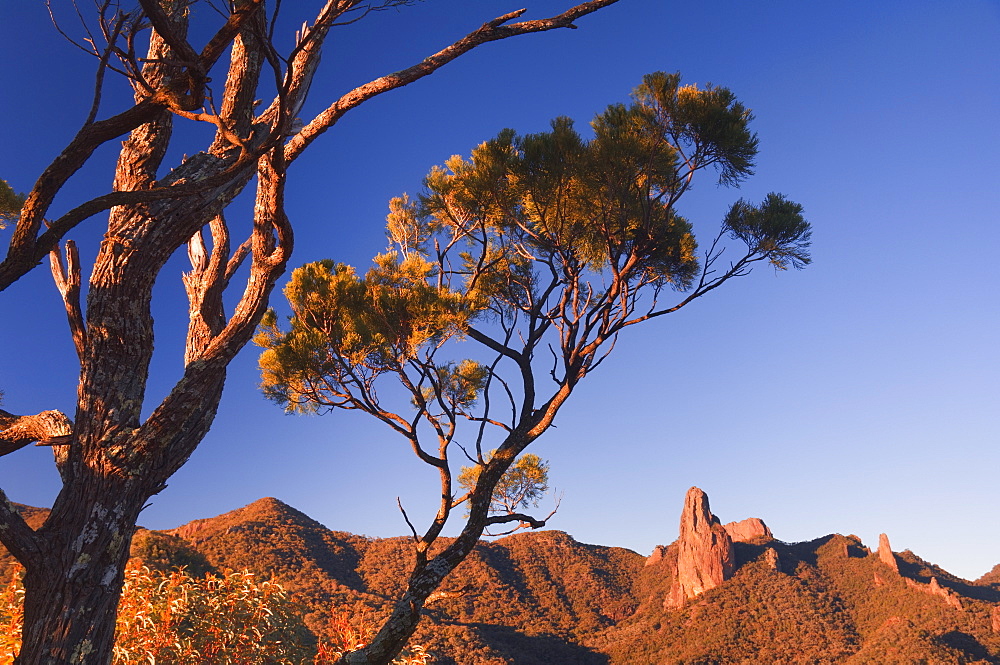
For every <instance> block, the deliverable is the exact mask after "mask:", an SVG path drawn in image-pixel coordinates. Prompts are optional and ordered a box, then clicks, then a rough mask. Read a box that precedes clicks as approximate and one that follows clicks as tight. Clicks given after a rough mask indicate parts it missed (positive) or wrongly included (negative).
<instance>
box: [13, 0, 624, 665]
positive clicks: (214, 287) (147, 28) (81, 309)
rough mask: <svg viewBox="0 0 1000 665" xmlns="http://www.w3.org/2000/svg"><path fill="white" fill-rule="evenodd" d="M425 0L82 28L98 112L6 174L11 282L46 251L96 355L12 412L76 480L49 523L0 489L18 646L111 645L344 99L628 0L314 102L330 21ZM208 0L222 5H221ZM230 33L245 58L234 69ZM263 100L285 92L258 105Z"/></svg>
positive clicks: (256, 314) (353, 2)
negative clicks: (289, 40) (20, 178)
mask: <svg viewBox="0 0 1000 665" xmlns="http://www.w3.org/2000/svg"><path fill="white" fill-rule="evenodd" d="M411 1H412V0H372V1H370V2H368V1H363V0H325V2H319V3H317V4H318V6H319V9H318V13H317V14H316V17H315V19H314V20H313V21H312V22H308V21H307V22H306V23H304V24H303V27H302V29H301V30H300V31H299V32H298V33H297V35H296V39H295V43H294V46H293V47H292V48H291V50H289V51H288V52H285V53H282V52H280V51H279V50H278V48H277V46H276V43H277V42H276V41H275V40H274V39H273V35H274V31H275V26H276V25H277V23H278V18H279V16H278V15H279V9H281V8H284V10H285V11H286V12H287V11H288V8H287V5H288V3H284V4H282V3H280V2H273V3H272V2H267V1H266V0H236V1H235V2H232V3H221V4H222V5H223V6H224V7H226V8H228V9H227V12H226V13H223V14H220V15H219V16H220V17H221V18H219V19H218V24H217V25H215V26H214V27H213V26H204V27H205V28H209V29H210V30H209V31H207V32H206V30H194V29H193V28H194V27H195V26H189V23H190V22H191V17H192V14H191V12H190V11H189V10H190V6H191V5H192V4H193V3H192V2H189V1H188V0H139V8H138V9H136V10H135V11H131V12H129V11H125V10H123V9H122V8H121V7H120V6H119V4H118V3H117V2H114V1H113V0H102V1H101V2H98V3H96V5H95V6H96V13H95V15H94V17H93V18H92V19H91V20H90V21H89V23H88V22H84V23H83V25H82V26H81V28H80V29H81V31H83V32H84V34H85V35H86V37H85V38H84V39H81V40H78V41H77V42H76V43H77V45H78V46H80V47H81V48H82V49H83V50H85V51H88V52H89V53H90V54H91V55H92V56H94V57H95V61H96V63H97V65H96V69H97V76H96V85H95V90H94V96H93V100H92V103H91V105H90V109H89V111H88V112H87V114H86V119H85V120H84V122H83V124H82V126H81V127H80V129H79V131H78V132H77V134H76V135H75V136H74V137H73V139H72V140H71V141H70V142H69V144H67V145H66V147H65V149H64V150H63V151H62V152H61V153H60V154H59V155H58V156H57V157H56V158H55V159H54V160H53V161H52V162H51V164H50V165H49V166H48V167H47V168H46V169H45V170H44V171H43V172H42V174H41V175H40V176H39V178H38V180H37V181H36V182H35V184H34V186H33V187H32V188H31V190H30V191H29V192H28V193H27V195H26V197H25V198H24V200H23V202H22V201H21V200H20V198H19V197H15V198H14V199H12V200H10V201H8V199H10V198H11V197H10V196H9V194H10V193H8V192H7V190H6V188H4V189H3V192H4V197H5V198H4V204H3V205H4V206H5V207H4V208H3V214H4V215H7V216H8V217H10V216H12V215H13V214H14V213H15V212H16V216H17V220H16V224H14V225H13V228H12V230H11V237H10V241H9V245H8V251H7V254H6V256H5V258H4V259H3V260H2V261H0V290H4V289H6V288H8V287H9V286H11V285H12V284H14V283H15V282H16V281H17V280H18V279H19V278H20V277H21V276H23V275H24V274H26V273H27V272H28V271H30V270H32V269H33V268H34V267H35V266H36V265H38V264H39V263H40V262H41V261H42V260H44V259H45V257H46V256H49V258H50V263H51V267H52V272H53V276H54V278H55V281H56V284H57V286H58V287H59V291H60V293H61V294H62V298H63V301H64V303H65V307H66V312H67V316H68V319H69V323H70V329H71V332H72V335H73V340H74V344H75V348H76V351H77V354H78V356H79V360H80V374H79V376H80V379H79V388H78V391H77V408H76V414H75V417H74V418H73V419H72V420H70V419H69V418H68V417H66V416H65V415H63V414H58V416H59V417H57V416H55V415H52V414H54V413H57V412H51V411H49V412H46V413H47V414H49V416H50V417H47V418H42V417H41V415H44V414H40V416H27V417H19V416H16V415H14V414H8V413H6V412H2V413H0V453H12V452H14V451H16V450H18V449H19V448H21V447H22V446H24V445H27V444H28V443H30V442H31V441H32V440H36V441H37V440H41V441H43V442H46V443H49V444H51V445H53V452H54V457H55V464H56V466H57V467H58V471H59V474H60V476H61V479H62V489H61V491H60V493H59V495H58V497H57V498H56V500H55V502H54V504H53V506H52V511H51V513H50V515H49V517H48V518H47V520H46V521H45V523H44V524H43V525H42V527H41V528H39V529H38V530H37V531H33V530H32V529H30V528H29V527H28V525H27V524H26V523H25V522H24V520H23V519H22V518H21V516H20V515H19V514H18V512H17V511H16V510H15V509H14V508H13V507H12V506H11V504H10V503H9V502H8V501H7V500H6V496H5V495H3V494H2V493H0V499H2V500H0V542H2V543H3V545H4V546H6V547H7V548H8V550H10V551H11V553H12V554H13V555H14V556H15V557H17V559H18V560H19V561H20V562H21V563H22V564H23V565H24V567H25V569H26V573H25V578H24V585H25V590H26V597H25V610H24V612H25V615H24V616H25V619H24V647H23V649H22V650H21V653H20V655H19V658H18V663H21V664H23V665H29V664H31V665H36V664H41V663H54V662H59V663H66V662H70V663H78V664H81V665H82V664H86V665H92V664H95V665H96V664H100V665H104V664H106V663H108V662H109V659H110V658H111V652H112V642H113V638H114V620H115V608H116V605H117V602H118V599H119V594H120V590H121V586H122V583H123V579H124V571H125V562H126V559H127V557H128V551H129V541H130V539H131V537H132V533H133V530H134V528H135V523H136V518H137V516H138V514H139V511H140V510H141V508H142V507H143V505H144V504H145V503H146V501H147V499H149V497H150V496H152V495H153V494H155V493H157V492H158V491H160V490H161V489H162V488H163V487H164V486H165V483H166V481H167V479H168V478H170V476H171V475H172V474H173V473H174V472H175V471H176V470H177V469H178V468H179V467H180V466H181V465H183V464H184V462H185V461H186V460H187V459H188V457H189V456H190V455H191V453H192V451H193V450H194V449H195V447H196V446H197V445H198V443H199V442H200V441H201V440H202V438H203V437H204V435H205V433H206V432H207V431H208V429H209V428H210V427H211V424H212V420H213V418H214V416H215V413H216V409H217V406H218V404H219V400H220V398H221V395H222V389H223V384H224V382H225V375H226V368H227V366H228V364H229V362H230V361H231V360H232V359H233V357H234V356H235V355H236V353H237V352H238V351H239V350H240V349H241V348H242V347H243V346H245V345H246V343H247V342H248V341H249V340H250V338H251V337H252V335H253V331H254V329H255V328H256V326H257V324H258V323H259V321H260V318H261V316H262V315H263V314H264V311H265V309H266V306H267V299H268V296H269V294H270V292H271V290H272V288H273V286H274V284H275V281H276V280H277V279H278V277H279V276H280V275H281V274H282V273H283V272H284V270H285V265H286V262H287V261H288V257H289V254H290V252H291V250H292V243H293V229H292V225H291V222H290V221H289V219H288V218H287V216H286V214H285V211H284V192H285V183H286V174H287V169H288V167H289V166H290V165H291V164H292V163H294V162H295V160H296V159H298V158H299V157H300V156H301V155H302V154H303V151H304V150H306V149H307V148H308V147H309V145H310V144H312V142H313V141H315V140H316V139H318V138H319V137H320V135H321V134H323V133H324V132H326V131H327V130H328V129H330V128H331V127H333V126H334V125H335V124H336V123H337V122H338V121H339V120H340V118H342V117H343V116H344V114H345V113H347V112H348V111H350V110H352V109H354V108H356V107H358V106H360V105H362V104H364V103H365V102H366V101H368V100H370V99H372V98H373V97H375V96H377V95H380V94H382V93H384V92H386V91H389V90H393V89H396V88H399V87H401V86H404V85H407V84H409V83H412V82H414V81H416V80H418V79H420V78H422V77H424V76H427V75H429V74H432V73H433V72H435V71H436V70H438V69H439V68H440V67H442V66H444V65H445V64H447V63H448V62H450V61H452V60H454V59H455V58H458V57H460V56H462V55H463V54H465V53H468V52H469V51H471V50H472V49H475V48H476V47H478V46H480V45H482V44H485V43H487V42H491V41H496V40H500V39H506V38H508V37H513V36H517V35H522V34H528V33H534V32H542V31H547V30H551V29H556V28H568V27H575V26H574V25H573V21H575V20H576V19H579V18H581V17H583V16H585V15H587V14H590V13H592V12H594V11H596V10H598V9H600V8H602V7H605V6H608V5H610V4H612V3H614V2H615V1H616V0H588V1H587V2H583V3H582V4H578V5H577V6H575V7H572V8H570V9H568V10H566V11H565V12H563V13H561V14H559V15H557V16H553V17H551V18H546V19H538V20H526V21H519V20H518V19H519V17H520V16H521V15H522V13H523V11H524V10H520V11H515V12H512V13H509V14H506V15H504V16H501V17H498V18H496V19H494V20H492V21H489V22H488V23H486V24H484V25H483V26H482V27H480V28H479V29H477V30H474V31H473V32H471V33H469V34H468V35H467V36H465V37H463V38H462V39H459V40H458V41H456V42H455V43H453V44H451V45H449V46H447V47H445V48H444V49H442V50H440V51H438V52H437V53H434V54H431V55H429V56H428V57H427V58H425V59H424V60H422V61H421V62H419V63H417V64H415V65H413V66H411V67H409V68H406V69H403V70H401V71H398V72H394V73H392V74H388V75H386V76H382V77H380V78H376V79H374V80H372V81H370V82H368V83H366V84H364V85H361V86H359V87H357V88H355V89H353V90H351V91H349V92H347V93H345V94H344V95H342V96H341V97H339V98H338V99H334V100H330V103H329V105H328V106H327V107H326V109H325V110H323V111H321V112H320V113H319V114H318V115H316V116H315V117H314V118H311V119H308V118H307V119H300V118H299V113H300V111H301V109H302V108H303V104H304V103H305V101H306V98H307V95H308V93H309V89H310V82H311V81H312V79H313V77H314V75H315V74H316V71H317V68H318V65H319V57H320V53H321V51H322V48H323V44H324V40H325V39H326V38H327V35H328V33H329V32H330V30H331V29H332V28H334V27H335V26H341V25H346V24H349V23H352V22H354V21H356V20H360V19H362V18H366V17H367V16H368V15H369V14H370V13H371V12H374V11H376V10H379V9H386V8H391V7H399V6H402V5H406V4H410V3H411ZM208 4H209V5H211V8H215V9H217V7H216V5H218V4H220V3H208ZM77 14H78V15H79V16H80V17H81V21H83V18H82V17H83V14H82V12H77ZM213 15H214V14H212V13H211V12H206V13H205V14H204V15H203V16H205V17H206V18H205V20H210V19H209V17H211V16H213ZM282 18H284V16H283V15H282ZM189 27H190V28H192V29H191V30H190V33H191V34H211V35H212V36H211V37H210V38H208V39H207V41H205V42H204V44H203V45H201V46H200V47H198V46H196V45H195V44H193V43H192V42H191V41H190V40H189V38H188V34H189ZM60 30H61V31H62V32H63V33H64V34H67V35H68V34H69V33H68V32H66V31H65V30H62V28H60ZM143 50H145V54H146V55H145V57H142V51H143ZM226 51H228V60H229V63H230V64H229V68H228V71H224V72H219V71H217V70H218V69H219V67H218V63H219V62H220V60H221V61H225V58H224V57H223V56H224V54H225V53H226ZM115 76H120V77H124V79H125V80H126V81H127V82H128V83H129V84H130V86H131V89H132V95H131V96H132V99H131V101H127V100H122V99H120V98H119V99H117V100H116V99H115V98H114V96H113V95H111V94H110V93H108V94H105V93H106V91H105V82H106V81H107V80H108V79H109V78H112V77H115ZM213 78H214V79H215V82H214V83H213V84H212V86H211V88H209V86H208V83H209V81H210V80H211V79H213ZM270 91H276V92H274V93H273V94H272V92H270ZM259 98H264V99H270V100H271V101H270V102H266V103H261V104H260V106H258V103H259V102H258V99H259ZM109 100H111V102H109ZM114 102H120V103H122V106H121V108H119V109H118V110H116V111H115V112H113V113H112V114H110V115H107V116H106V117H102V107H103V106H106V105H108V104H109V103H114ZM303 120H305V121H303ZM183 122H190V123H203V124H205V125H207V126H209V127H211V128H212V129H213V134H214V135H213V137H212V139H211V141H210V142H209V143H208V144H207V145H205V146H204V149H203V150H201V151H199V152H196V153H195V154H193V155H191V156H190V157H189V158H186V159H184V160H183V161H182V162H181V163H179V164H176V165H174V166H175V168H173V169H172V170H168V169H167V168H165V164H164V161H165V159H166V156H167V154H168V149H169V148H170V147H171V146H172V145H175V143H176V141H175V132H174V129H175V124H179V123H183ZM122 136H126V137H127V138H126V139H125V141H124V142H123V144H122V147H121V149H120V152H119V153H118V162H117V167H116V170H115V173H114V182H113V186H112V188H111V191H109V192H106V193H100V194H99V195H97V196H94V197H93V198H91V199H89V200H86V201H82V202H79V203H78V204H76V205H74V206H73V207H72V208H71V209H70V210H69V211H68V212H65V213H62V214H59V215H54V214H52V209H51V207H52V203H53V200H54V198H55V197H56V195H57V194H58V193H60V191H61V190H62V189H63V186H64V185H65V184H66V182H67V181H68V180H69V178H70V177H71V176H72V175H73V174H74V173H76V172H77V171H78V170H79V169H81V168H84V167H87V166H90V167H93V168H97V164H96V163H94V162H92V161H91V157H92V156H93V155H94V153H95V151H96V150H97V149H98V148H99V147H101V146H102V145H104V144H106V143H109V142H112V141H116V140H117V139H118V138H119V137H122ZM188 152H189V153H190V151H188ZM251 182H253V194H254V196H255V205H254V209H253V213H252V219H250V220H247V222H246V223H244V224H243V225H242V226H238V224H234V225H231V221H232V220H230V219H228V218H227V217H226V215H225V211H226V209H227V206H229V204H230V203H231V202H232V201H233V199H234V198H235V197H236V196H237V195H238V194H240V193H241V192H242V191H243V190H244V189H245V188H247V187H248V186H250V184H251ZM11 193H12V192H11ZM8 204H9V205H8ZM15 208H19V209H18V210H15ZM105 212H106V213H107V217H108V222H107V232H106V233H105V234H104V235H103V239H102V240H101V244H100V248H99V250H98V252H97V255H96V257H95V258H94V260H93V265H92V268H91V270H90V275H89V288H88V290H87V297H86V302H85V303H83V302H81V296H80V293H81V281H82V277H81V275H82V272H83V271H82V270H81V260H80V257H79V255H78V251H77V249H76V247H75V245H74V244H73V242H72V241H71V240H68V239H67V234H69V233H70V232H72V231H74V229H77V228H79V225H80V224H81V223H82V222H84V221H85V220H87V219H88V218H90V217H92V216H94V215H96V214H98V213H105ZM50 215H51V216H50ZM6 218H7V217H4V219H6ZM239 229H242V230H239ZM185 248H186V249H187V252H188V255H189V256H190V259H191V265H192V268H191V271H190V272H189V273H187V274H186V275H185V277H184V286H185V289H186V291H187V296H188V299H189V301H190V308H189V309H190V316H189V325H188V328H187V333H186V340H185V343H186V348H185V357H184V371H183V376H182V377H181V378H180V380H179V381H177V383H176V384H175V385H174V387H173V389H172V390H171V391H170V392H169V394H168V395H167V396H166V397H165V398H164V399H163V400H162V401H161V402H160V403H159V404H147V403H146V397H145V390H146V385H147V380H148V374H149V363H150V359H151V357H152V350H153V326H152V317H151V316H150V306H151V305H150V303H151V300H152V287H153V284H154V282H155V280H156V278H157V276H158V275H159V273H160V270H161V269H162V268H163V266H164V264H165V263H166V262H167V261H168V259H169V258H170V257H171V256H173V255H174V254H176V253H177V252H179V251H183V250H184V249H185ZM241 266H243V271H242V272H238V271H239V269H240V267H241ZM245 274H247V277H246V281H245V282H244V286H243V290H242V295H239V296H238V299H237V300H238V301H237V303H236V305H235V307H233V308H232V309H227V308H226V307H224V299H223V294H224V293H226V292H227V290H230V286H232V287H233V288H234V289H235V288H236V287H237V286H238V285H237V284H231V282H233V281H234V280H235V279H236V277H237V276H238V275H245ZM241 279H242V278H241ZM144 407H145V408H144ZM150 407H152V408H150ZM145 414H148V415H145ZM25 418H28V420H25Z"/></svg>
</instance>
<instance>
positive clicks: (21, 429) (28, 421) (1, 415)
mask: <svg viewBox="0 0 1000 665" xmlns="http://www.w3.org/2000/svg"><path fill="white" fill-rule="evenodd" d="M72 436H73V423H72V422H70V419H69V418H67V417H66V414H64V413H62V412H61V411H42V412H41V413H39V414H37V415H34V416H15V415H14V414H13V413H7V412H6V411H4V410H3V409H0V455H6V454H8V453H12V452H14V451H15V450H20V449H21V448H23V447H25V446H26V445H28V444H30V443H35V444H37V445H42V446H54V445H65V444H68V443H69V442H70V440H71V439H72Z"/></svg>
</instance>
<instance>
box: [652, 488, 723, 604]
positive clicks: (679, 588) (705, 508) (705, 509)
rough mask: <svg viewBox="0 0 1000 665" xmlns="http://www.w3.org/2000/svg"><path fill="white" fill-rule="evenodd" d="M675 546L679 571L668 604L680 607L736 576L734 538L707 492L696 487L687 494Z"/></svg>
mask: <svg viewBox="0 0 1000 665" xmlns="http://www.w3.org/2000/svg"><path fill="white" fill-rule="evenodd" d="M675 546H676V548H677V574H676V579H675V580H674V582H673V585H672V587H671V590H670V593H669V594H668V595H667V599H666V601H665V605H666V606H667V607H680V606H681V605H683V604H684V603H685V602H687V601H688V600H689V599H691V598H694V597H695V596H697V595H699V594H701V593H704V592H705V591H708V590H709V589H714V588H715V587H717V586H719V585H720V584H722V582H724V581H725V580H727V579H729V578H730V577H732V576H733V572H734V571H735V567H736V566H735V558H734V556H733V540H732V538H731V537H730V536H729V533H727V531H726V529H725V527H723V526H722V524H721V523H720V522H719V518H717V517H716V516H715V515H713V514H712V511H711V510H710V508H709V505H708V495H706V494H705V493H704V492H703V491H701V490H700V489H698V488H697V487H692V488H691V489H689V490H688V493H687V496H686V497H685V498H684V511H683V512H682V513H681V524H680V538H678V540H677V542H676V543H675Z"/></svg>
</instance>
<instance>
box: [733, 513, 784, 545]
mask: <svg viewBox="0 0 1000 665" xmlns="http://www.w3.org/2000/svg"><path fill="white" fill-rule="evenodd" d="M723 528H724V529H725V530H726V533H728V534H729V537H730V538H732V539H733V542H734V543H752V542H755V541H758V540H765V541H766V540H773V539H774V535H773V534H772V533H771V530H770V529H768V528H767V525H766V524H764V520H762V519H760V518H759V517H749V518H747V519H745V520H742V521H740V522H730V523H729V524H725V525H723Z"/></svg>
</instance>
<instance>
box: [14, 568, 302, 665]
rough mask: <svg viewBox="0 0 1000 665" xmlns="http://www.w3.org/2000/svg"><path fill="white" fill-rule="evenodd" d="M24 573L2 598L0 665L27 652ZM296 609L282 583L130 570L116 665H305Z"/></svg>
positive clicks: (238, 575) (245, 575) (236, 575)
mask: <svg viewBox="0 0 1000 665" xmlns="http://www.w3.org/2000/svg"><path fill="white" fill-rule="evenodd" d="M23 598H24V588H23V586H22V584H21V574H20V571H16V572H15V574H14V577H13V578H12V580H11V582H10V584H8V585H7V587H6V588H5V589H4V590H3V591H2V592H0V630H2V631H3V633H2V634H0V665H10V663H12V662H13V660H14V654H15V653H16V651H17V650H18V649H19V648H20V646H21V645H20V641H21V626H22V621H23ZM311 641H312V640H311V636H310V635H309V633H308V631H307V630H306V629H305V626H304V625H303V623H302V619H301V617H300V616H299V614H298V612H297V608H296V607H295V605H294V604H293V603H292V602H291V600H290V598H289V596H288V594H287V592H286V591H285V590H284V589H283V588H282V587H281V585H279V584H278V583H277V582H274V581H269V580H258V579H257V578H256V577H255V576H254V575H253V574H252V573H249V572H232V571H229V572H226V573H225V574H223V575H221V576H216V575H206V576H205V577H191V576H190V575H188V574H187V573H186V572H185V571H184V570H175V571H173V572H170V573H160V572H155V571H151V570H149V569H148V568H146V567H130V568H129V569H128V570H127V571H126V574H125V586H124V588H123V591H122V599H121V603H120V605H119V609H118V624H117V628H116V634H115V648H114V658H113V663H115V665H135V664H138V663H144V664H145V663H150V664H153V663H172V664H176V665H235V664H237V663H238V664H239V665H300V664H301V663H303V662H308V661H309V658H310V657H311V656H312V654H313V650H312V648H311V645H310V642H311Z"/></svg>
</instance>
